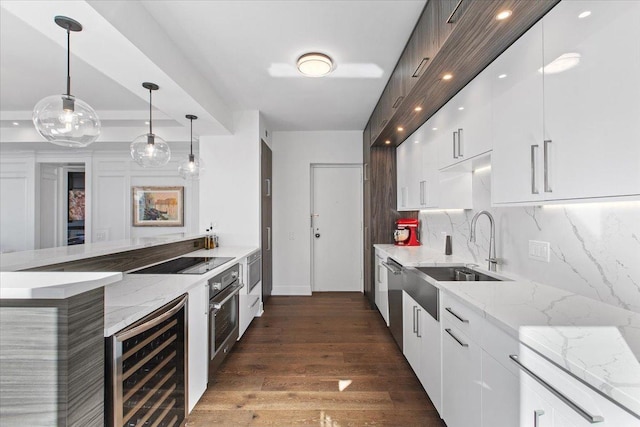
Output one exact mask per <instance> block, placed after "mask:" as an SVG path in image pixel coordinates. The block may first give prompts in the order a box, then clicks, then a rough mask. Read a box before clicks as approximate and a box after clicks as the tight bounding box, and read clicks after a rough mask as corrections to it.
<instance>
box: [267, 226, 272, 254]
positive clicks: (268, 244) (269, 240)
mask: <svg viewBox="0 0 640 427" xmlns="http://www.w3.org/2000/svg"><path fill="white" fill-rule="evenodd" d="M267 250H268V251H270V250H271V227H267Z"/></svg>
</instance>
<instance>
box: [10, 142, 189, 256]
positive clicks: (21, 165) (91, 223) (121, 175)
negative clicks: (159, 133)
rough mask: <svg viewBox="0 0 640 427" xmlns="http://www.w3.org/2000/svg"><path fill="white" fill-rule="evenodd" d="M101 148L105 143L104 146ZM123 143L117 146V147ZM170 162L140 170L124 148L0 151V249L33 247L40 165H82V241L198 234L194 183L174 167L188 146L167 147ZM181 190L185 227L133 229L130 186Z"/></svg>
mask: <svg viewBox="0 0 640 427" xmlns="http://www.w3.org/2000/svg"><path fill="white" fill-rule="evenodd" d="M104 144H108V142H107V143H104ZM120 145H122V144H120ZM171 145H172V160H171V161H170V162H169V164H168V165H167V166H165V167H163V168H159V169H144V168H142V167H140V166H138V165H137V164H136V163H135V162H133V161H132V160H131V157H130V155H129V150H128V145H127V146H125V145H122V147H119V148H118V150H112V151H105V150H100V151H92V150H90V149H84V150H71V149H70V150H64V151H61V150H54V151H46V150H39V151H24V152H11V151H3V152H2V157H1V159H0V160H1V162H0V184H1V187H0V188H1V191H0V206H2V208H1V215H0V218H1V224H0V250H1V251H2V252H10V251H21V250H30V249H34V247H35V245H36V243H37V236H36V233H37V232H38V229H39V228H40V224H39V219H40V215H39V214H43V215H45V216H46V212H36V209H38V203H37V201H38V194H37V191H38V180H39V178H38V169H39V165H40V164H41V163H82V164H85V183H86V186H87V189H90V191H89V190H88V191H87V195H86V199H85V201H86V204H87V213H88V214H89V215H90V217H88V218H87V219H86V220H85V232H86V240H87V242H89V241H97V240H98V239H97V234H98V233H100V234H103V235H104V236H105V238H104V240H119V239H125V238H132V237H141V236H151V235H160V234H170V233H181V232H187V233H192V232H197V231H198V213H199V206H198V183H197V182H195V183H192V182H190V181H185V180H183V179H182V178H181V177H180V176H179V175H178V165H179V163H181V162H182V161H183V160H184V159H186V158H187V154H188V147H187V146H186V144H184V143H182V144H179V143H175V142H174V143H171ZM138 185H140V186H184V187H185V225H184V227H132V225H131V224H132V214H131V186H138Z"/></svg>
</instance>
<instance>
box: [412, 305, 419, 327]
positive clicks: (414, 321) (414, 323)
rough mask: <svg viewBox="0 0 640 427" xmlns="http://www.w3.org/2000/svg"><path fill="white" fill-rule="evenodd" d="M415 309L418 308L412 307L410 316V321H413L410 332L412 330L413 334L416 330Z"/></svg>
mask: <svg viewBox="0 0 640 427" xmlns="http://www.w3.org/2000/svg"><path fill="white" fill-rule="evenodd" d="M416 308H418V307H416V306H415V305H414V306H413V316H412V317H413V318H412V319H411V320H413V328H412V330H413V333H414V334H415V333H416V332H417V329H416Z"/></svg>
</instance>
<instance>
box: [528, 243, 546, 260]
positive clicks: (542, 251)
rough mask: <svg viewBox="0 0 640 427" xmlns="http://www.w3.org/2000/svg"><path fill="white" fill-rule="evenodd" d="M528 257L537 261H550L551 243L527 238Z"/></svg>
mask: <svg viewBox="0 0 640 427" xmlns="http://www.w3.org/2000/svg"><path fill="white" fill-rule="evenodd" d="M529 258H530V259H536V260H538V261H544V262H550V260H551V244H550V243H549V242H541V241H538V240H529Z"/></svg>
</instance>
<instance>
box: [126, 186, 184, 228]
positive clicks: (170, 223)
mask: <svg viewBox="0 0 640 427" xmlns="http://www.w3.org/2000/svg"><path fill="white" fill-rule="evenodd" d="M131 195H132V201H131V209H132V210H133V226H134V227H182V226H184V187H131Z"/></svg>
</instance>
